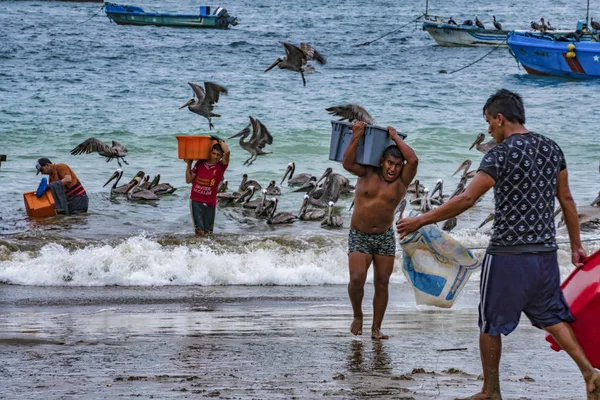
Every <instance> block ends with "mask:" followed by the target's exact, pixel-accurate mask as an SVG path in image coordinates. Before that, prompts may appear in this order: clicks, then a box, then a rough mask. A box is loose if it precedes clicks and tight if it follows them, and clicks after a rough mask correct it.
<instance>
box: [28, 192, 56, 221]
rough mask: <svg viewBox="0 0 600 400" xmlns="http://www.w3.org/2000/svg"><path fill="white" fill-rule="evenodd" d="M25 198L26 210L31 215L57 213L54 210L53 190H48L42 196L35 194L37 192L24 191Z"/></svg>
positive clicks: (40, 215) (42, 215) (41, 215)
mask: <svg viewBox="0 0 600 400" xmlns="http://www.w3.org/2000/svg"><path fill="white" fill-rule="evenodd" d="M23 200H25V210H27V215H28V216H30V217H51V216H53V215H56V210H54V197H52V191H50V190H46V193H44V195H43V196H42V197H40V198H38V197H37V196H36V195H35V192H27V193H23Z"/></svg>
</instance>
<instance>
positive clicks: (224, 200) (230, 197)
mask: <svg viewBox="0 0 600 400" xmlns="http://www.w3.org/2000/svg"><path fill="white" fill-rule="evenodd" d="M249 194H250V188H246V190H244V191H243V192H241V193H240V192H233V193H217V200H218V201H219V203H220V204H230V203H231V202H233V201H236V200H238V199H240V198H241V200H240V202H241V201H244V198H245V196H247V195H249Z"/></svg>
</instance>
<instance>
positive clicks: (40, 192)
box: [35, 177, 48, 199]
mask: <svg viewBox="0 0 600 400" xmlns="http://www.w3.org/2000/svg"><path fill="white" fill-rule="evenodd" d="M46 190H48V179H46V177H43V178H42V180H41V181H40V184H39V185H38V188H37V191H36V192H35V195H36V196H37V197H38V199H39V198H40V197H42V196H43V195H44V193H46Z"/></svg>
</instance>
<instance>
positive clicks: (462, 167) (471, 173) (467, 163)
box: [452, 160, 477, 179]
mask: <svg viewBox="0 0 600 400" xmlns="http://www.w3.org/2000/svg"><path fill="white" fill-rule="evenodd" d="M471 164H472V161H471V160H465V161H463V162H462V164H460V167H458V169H457V170H456V171H455V172H454V173H453V174H452V176H454V175H456V174H457V173H458V171H462V170H464V171H463V173H462V174H463V176H466V177H467V179H471V178H473V177H474V176H475V174H477V170H476V169H474V170H472V171H469V168H471Z"/></svg>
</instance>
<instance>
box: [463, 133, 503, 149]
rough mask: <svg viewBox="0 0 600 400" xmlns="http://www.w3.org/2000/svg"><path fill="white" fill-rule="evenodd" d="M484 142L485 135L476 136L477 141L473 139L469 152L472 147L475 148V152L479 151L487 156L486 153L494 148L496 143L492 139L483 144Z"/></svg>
mask: <svg viewBox="0 0 600 400" xmlns="http://www.w3.org/2000/svg"><path fill="white" fill-rule="evenodd" d="M484 140H485V133H480V134H478V135H477V139H475V141H474V142H473V144H472V145H471V147H469V150H471V149H472V148H473V147H475V148H476V149H477V150H479V151H480V152H482V153H483V154H487V153H488V151H490V150H491V149H493V148H494V147H496V145H497V144H498V143H497V142H496V140H494V138H492V139H491V140H489V141H488V142H486V143H483V141H484Z"/></svg>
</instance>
